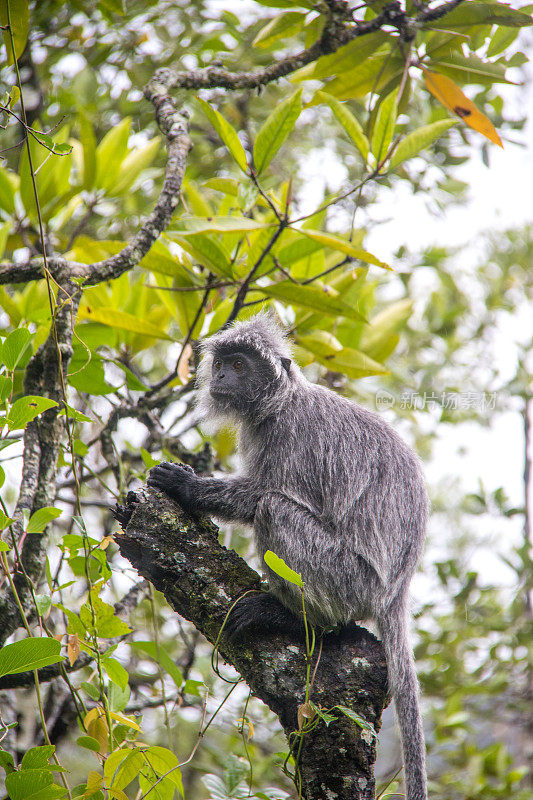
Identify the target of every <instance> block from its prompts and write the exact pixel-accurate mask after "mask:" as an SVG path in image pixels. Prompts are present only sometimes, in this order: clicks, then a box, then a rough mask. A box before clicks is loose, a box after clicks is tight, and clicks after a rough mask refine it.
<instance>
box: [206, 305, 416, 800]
mask: <svg viewBox="0 0 533 800" xmlns="http://www.w3.org/2000/svg"><path fill="white" fill-rule="evenodd" d="M232 344H233V345H234V346H235V349H239V348H240V347H243V346H247V347H248V348H250V347H253V348H254V349H255V350H256V351H257V353H258V354H259V355H260V357H261V358H263V359H264V360H265V361H267V362H268V364H270V365H271V367H272V373H273V378H272V381H271V382H270V383H269V384H268V386H266V387H265V391H264V396H263V397H258V398H257V403H256V404H255V405H254V407H253V409H252V410H251V411H250V412H249V413H247V414H246V415H240V416H239V415H238V414H235V413H234V412H232V411H231V409H228V407H227V405H224V404H221V403H220V401H219V400H217V399H215V398H213V397H212V396H211V395H210V393H209V383H210V380H211V368H212V362H213V357H214V355H215V354H216V352H217V349H219V348H220V347H226V348H227V347H228V346H231V345H232ZM289 356H290V349H289V346H288V344H287V341H286V339H285V337H284V335H283V334H282V332H281V331H280V329H279V328H278V326H277V325H276V324H275V323H274V322H273V320H272V319H271V318H270V317H268V316H265V315H259V316H257V317H254V318H253V319H251V320H250V321H247V322H244V323H238V324H236V325H235V326H234V327H232V328H230V329H228V330H225V331H223V332H221V333H219V334H217V335H215V336H213V337H211V338H210V339H208V340H207V341H205V342H204V344H203V358H202V362H201V365H200V368H199V372H198V381H199V386H200V407H201V408H202V410H203V413H204V414H205V415H206V416H207V417H208V418H209V419H210V420H211V421H215V423H216V424H219V423H220V422H221V421H222V420H225V421H227V419H228V418H229V419H230V420H231V421H232V422H233V423H234V424H237V425H238V428H239V440H240V452H241V456H242V462H243V469H242V473H241V474H240V475H238V476H235V477H231V478H225V479H212V478H211V479H197V485H196V488H195V490H194V500H195V508H197V509H198V510H202V511H205V512H210V513H213V514H215V515H217V516H219V517H221V518H225V519H232V520H241V521H242V522H245V523H248V524H253V527H254V537H255V543H256V547H257V551H258V554H259V556H260V557H262V556H263V554H264V553H265V551H266V550H267V549H270V550H273V551H274V552H275V553H276V554H277V555H278V556H280V557H281V558H283V559H284V560H285V561H286V562H287V564H288V565H289V566H290V567H292V569H295V570H296V571H297V572H300V573H301V574H302V577H303V579H304V581H305V586H306V598H307V599H306V606H307V608H308V613H309V617H310V619H311V621H312V622H313V623H314V624H315V625H317V626H322V627H332V626H334V625H336V624H338V623H348V622H350V621H351V620H364V619H368V618H371V619H373V620H375V621H376V622H377V624H378V627H379V630H380V632H381V636H382V638H383V643H384V646H385V651H386V656H387V664H388V670H389V680H390V685H391V689H392V691H393V692H394V695H395V700H396V711H397V717H398V721H399V725H400V729H401V734H402V745H403V754H404V763H405V774H406V786H407V800H425V798H426V797H427V793H426V778H425V765H424V736H423V730H422V724H421V719H420V712H419V708H418V699H417V695H418V682H417V678H416V672H415V667H414V662H413V655H412V650H411V647H410V645H409V641H408V617H409V614H408V588H409V583H410V580H411V577H412V575H413V573H414V571H415V569H416V566H417V563H418V560H419V558H420V554H421V552H422V546H423V541H424V535H425V528H426V519H427V497H426V491H425V488H424V481H423V478H422V474H421V470H420V466H419V463H418V460H417V458H416V456H415V455H414V453H413V452H412V451H411V449H410V448H409V447H408V446H407V445H406V444H405V443H404V442H403V440H402V439H401V438H400V437H399V436H398V435H397V434H396V432H395V431H394V430H393V429H392V428H391V427H390V425H388V423H387V422H385V421H384V420H383V419H382V418H381V417H379V416H378V415H377V414H374V413H373V412H371V411H368V410H366V409H364V408H361V407H359V406H357V405H355V404H354V403H352V402H350V401H349V400H347V399H345V398H344V397H341V396H339V395H337V394H336V393H334V392H332V391H330V390H328V389H326V388H323V387H321V386H316V385H314V384H312V383H310V382H308V381H307V380H306V378H305V377H304V376H303V375H302V373H301V371H300V370H299V369H298V367H297V366H296V365H295V364H294V363H292V364H291V366H290V369H289V370H288V371H287V370H286V369H284V368H283V367H282V366H281V359H282V358H287V357H289ZM268 580H269V585H270V588H271V591H272V592H273V594H274V595H276V597H278V599H279V600H281V602H282V603H283V604H284V605H285V606H287V607H288V608H290V609H291V610H292V611H294V612H295V613H297V614H298V613H299V612H300V609H301V600H300V595H299V590H298V589H297V588H296V587H294V586H292V585H291V584H289V583H287V582H286V581H284V580H283V579H281V578H279V577H278V576H277V575H275V574H274V573H272V572H271V571H270V570H268Z"/></svg>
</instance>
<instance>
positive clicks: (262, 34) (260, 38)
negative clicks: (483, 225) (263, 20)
mask: <svg viewBox="0 0 533 800" xmlns="http://www.w3.org/2000/svg"><path fill="white" fill-rule="evenodd" d="M306 17H307V15H306V14H303V13H301V12H299V11H289V12H288V13H287V14H279V15H278V16H277V17H274V18H273V19H271V20H269V21H268V22H267V24H266V25H265V27H264V28H261V30H260V31H259V33H258V34H257V36H256V37H255V39H254V40H253V42H252V44H253V45H254V47H261V48H265V49H266V48H268V47H272V45H274V44H276V42H279V40H280V39H285V38H287V37H288V36H294V34H295V33H299V31H301V30H302V29H303V27H304V24H305V20H306Z"/></svg>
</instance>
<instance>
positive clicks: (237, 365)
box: [233, 358, 244, 372]
mask: <svg viewBox="0 0 533 800" xmlns="http://www.w3.org/2000/svg"><path fill="white" fill-rule="evenodd" d="M243 367H244V363H243V362H242V361H241V359H240V358H237V359H235V361H234V362H233V369H234V370H235V371H236V372H240V371H241V370H242V368H243Z"/></svg>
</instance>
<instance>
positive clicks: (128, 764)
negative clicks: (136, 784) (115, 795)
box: [104, 747, 144, 789]
mask: <svg viewBox="0 0 533 800" xmlns="http://www.w3.org/2000/svg"><path fill="white" fill-rule="evenodd" d="M143 764H144V757H143V755H142V752H141V750H140V749H137V748H136V749H134V750H131V749H130V748H129V747H128V748H124V749H122V750H114V751H113V752H112V753H111V755H110V756H109V757H108V758H107V759H106V762H105V764H104V777H105V780H106V784H107V786H113V787H115V788H117V789H125V788H126V786H128V784H130V783H131V782H132V781H133V780H135V778H136V777H137V776H138V775H139V771H140V769H141V767H142V766H143Z"/></svg>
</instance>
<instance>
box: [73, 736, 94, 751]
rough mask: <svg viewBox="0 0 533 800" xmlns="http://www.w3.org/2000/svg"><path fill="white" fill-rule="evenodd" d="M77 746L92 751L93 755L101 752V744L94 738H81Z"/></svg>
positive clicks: (77, 740) (77, 741) (78, 739)
mask: <svg viewBox="0 0 533 800" xmlns="http://www.w3.org/2000/svg"><path fill="white" fill-rule="evenodd" d="M76 744H77V745H79V746H80V747H85V749H86V750H92V751H93V753H99V752H100V742H99V741H98V740H97V739H94V738H93V737H92V736H79V737H78V738H77V739H76Z"/></svg>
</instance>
